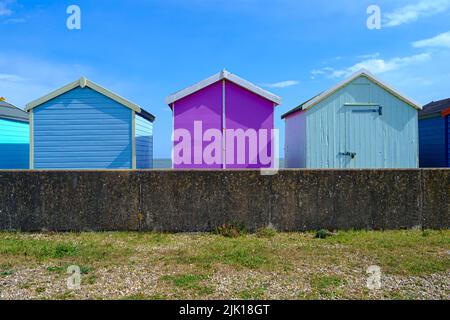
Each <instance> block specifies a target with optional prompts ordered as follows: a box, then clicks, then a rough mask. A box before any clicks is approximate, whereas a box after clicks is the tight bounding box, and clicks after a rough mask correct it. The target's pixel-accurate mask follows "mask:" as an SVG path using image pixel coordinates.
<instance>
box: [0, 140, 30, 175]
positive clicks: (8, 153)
mask: <svg viewBox="0 0 450 320" xmlns="http://www.w3.org/2000/svg"><path fill="white" fill-rule="evenodd" d="M29 165H30V145H29V144H28V143H0V169H28V168H29Z"/></svg>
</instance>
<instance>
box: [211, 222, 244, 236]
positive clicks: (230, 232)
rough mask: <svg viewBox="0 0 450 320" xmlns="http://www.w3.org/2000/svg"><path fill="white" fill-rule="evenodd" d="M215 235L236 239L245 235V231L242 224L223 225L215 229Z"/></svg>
mask: <svg viewBox="0 0 450 320" xmlns="http://www.w3.org/2000/svg"><path fill="white" fill-rule="evenodd" d="M214 233H215V234H217V235H221V236H224V237H226V238H237V237H240V236H243V235H245V234H247V229H246V228H245V227H244V225H242V224H232V223H230V224H223V225H222V226H220V227H218V228H216V230H215V231H214Z"/></svg>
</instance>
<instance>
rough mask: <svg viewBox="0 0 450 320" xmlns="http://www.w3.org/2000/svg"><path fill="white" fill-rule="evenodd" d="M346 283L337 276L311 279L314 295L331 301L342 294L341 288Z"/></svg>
mask: <svg viewBox="0 0 450 320" xmlns="http://www.w3.org/2000/svg"><path fill="white" fill-rule="evenodd" d="M344 284H345V281H344V280H343V279H341V278H340V277H338V276H336V275H330V276H328V275H327V276H316V277H313V278H312V279H311V288H312V292H313V293H312V295H313V296H314V295H316V294H318V295H319V296H324V297H326V298H329V299H334V298H335V297H336V296H337V295H338V294H339V293H340V291H341V290H340V287H341V286H343V285H344Z"/></svg>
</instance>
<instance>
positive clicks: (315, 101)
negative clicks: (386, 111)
mask: <svg viewBox="0 0 450 320" xmlns="http://www.w3.org/2000/svg"><path fill="white" fill-rule="evenodd" d="M360 76H365V77H367V78H368V79H370V80H372V81H373V82H375V83H376V84H378V85H379V86H381V87H382V88H384V89H385V90H387V91H389V92H390V93H391V94H393V95H394V96H396V97H397V98H399V99H400V100H402V101H404V102H406V103H407V104H409V105H410V106H411V107H413V108H415V109H417V110H422V106H421V105H420V104H419V103H416V102H415V101H414V100H412V99H409V98H407V97H406V96H405V95H403V94H400V93H399V92H398V91H397V90H395V89H394V88H392V87H391V86H389V85H388V84H386V83H384V82H383V81H381V80H379V79H378V78H376V77H375V76H374V75H373V74H372V73H371V72H370V71H368V70H366V69H361V70H360V71H358V72H356V73H354V74H353V75H352V76H350V77H349V78H348V79H346V80H344V81H342V82H341V83H338V84H337V85H335V86H334V87H332V88H331V89H329V90H327V91H325V92H324V93H322V94H320V95H318V96H317V97H315V98H314V99H312V100H311V101H308V102H307V103H305V105H304V106H303V108H302V110H308V109H310V108H312V107H313V106H315V105H316V104H318V103H319V102H320V101H322V100H324V99H325V98H327V97H329V96H330V95H332V94H333V93H335V92H336V91H338V90H339V89H341V88H343V87H345V86H346V85H347V84H349V83H350V82H352V81H353V80H355V79H356V78H359V77H360Z"/></svg>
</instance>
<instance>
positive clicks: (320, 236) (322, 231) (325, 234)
mask: <svg viewBox="0 0 450 320" xmlns="http://www.w3.org/2000/svg"><path fill="white" fill-rule="evenodd" d="M331 236H333V233H332V232H330V231H328V230H325V229H320V230H317V231H316V238H317V239H326V238H328V237H331Z"/></svg>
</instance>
